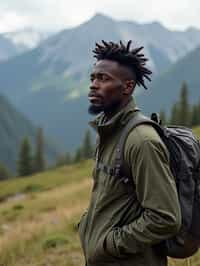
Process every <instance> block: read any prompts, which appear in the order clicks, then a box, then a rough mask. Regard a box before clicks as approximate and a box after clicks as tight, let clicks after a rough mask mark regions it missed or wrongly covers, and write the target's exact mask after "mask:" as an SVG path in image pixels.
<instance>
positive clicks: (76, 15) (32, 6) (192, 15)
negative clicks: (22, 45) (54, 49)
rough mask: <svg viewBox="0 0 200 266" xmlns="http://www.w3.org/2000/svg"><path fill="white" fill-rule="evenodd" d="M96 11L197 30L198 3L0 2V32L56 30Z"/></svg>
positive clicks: (146, 0)
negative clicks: (30, 28) (26, 28)
mask: <svg viewBox="0 0 200 266" xmlns="http://www.w3.org/2000/svg"><path fill="white" fill-rule="evenodd" d="M97 12H102V13H104V14H106V15H109V16H111V17H113V18H115V19H121V20H132V21H137V22H149V21H155V20H156V21H160V22H162V23H163V24H164V25H165V26H166V27H168V28H171V29H181V30H182V29H185V28H187V27H190V26H194V27H197V28H199V29H200V0H168V1H164V0H121V1H120V0H118V1H117V0H98V1H97V0H82V1H81V0H79V1H77V0H70V1H68V0H0V19H1V20H0V21H1V23H0V32H6V31H14V30H16V29H21V28H24V27H33V28H38V29H45V30H46V29H47V30H58V29H62V28H66V27H71V26H76V25H78V24H80V23H82V22H84V21H85V20H87V19H89V18H91V17H92V16H93V15H94V14H95V13H97Z"/></svg>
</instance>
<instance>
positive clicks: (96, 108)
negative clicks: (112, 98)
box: [88, 101, 120, 115]
mask: <svg viewBox="0 0 200 266" xmlns="http://www.w3.org/2000/svg"><path fill="white" fill-rule="evenodd" d="M119 106H120V101H116V102H113V103H111V104H110V105H109V106H103V105H94V104H91V105H90V106H89V107H88V113H89V114H91V115H98V114H100V113H101V112H104V113H105V114H107V113H115V111H117V110H118V108H119Z"/></svg>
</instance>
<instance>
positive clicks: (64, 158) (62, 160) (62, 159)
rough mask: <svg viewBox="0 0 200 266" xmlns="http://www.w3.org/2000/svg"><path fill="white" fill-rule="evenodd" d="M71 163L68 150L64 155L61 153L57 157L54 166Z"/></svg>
mask: <svg viewBox="0 0 200 266" xmlns="http://www.w3.org/2000/svg"><path fill="white" fill-rule="evenodd" d="M71 163H72V158H71V155H70V153H69V152H67V153H66V154H65V155H61V156H59V157H58V159H57V162H56V166H64V165H69V164H71Z"/></svg>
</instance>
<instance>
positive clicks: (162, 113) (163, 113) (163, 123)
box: [160, 110, 167, 125]
mask: <svg viewBox="0 0 200 266" xmlns="http://www.w3.org/2000/svg"><path fill="white" fill-rule="evenodd" d="M160 120H161V123H162V125H165V124H166V123H167V119H166V114H165V111H164V110H161V111H160Z"/></svg>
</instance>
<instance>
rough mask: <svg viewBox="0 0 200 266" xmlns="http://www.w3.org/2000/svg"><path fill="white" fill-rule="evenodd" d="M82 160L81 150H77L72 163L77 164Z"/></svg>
mask: <svg viewBox="0 0 200 266" xmlns="http://www.w3.org/2000/svg"><path fill="white" fill-rule="evenodd" d="M82 159H83V155H82V149H81V148H78V149H77V150H76V152H75V155H74V163H78V162H80V161H81V160H82Z"/></svg>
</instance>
